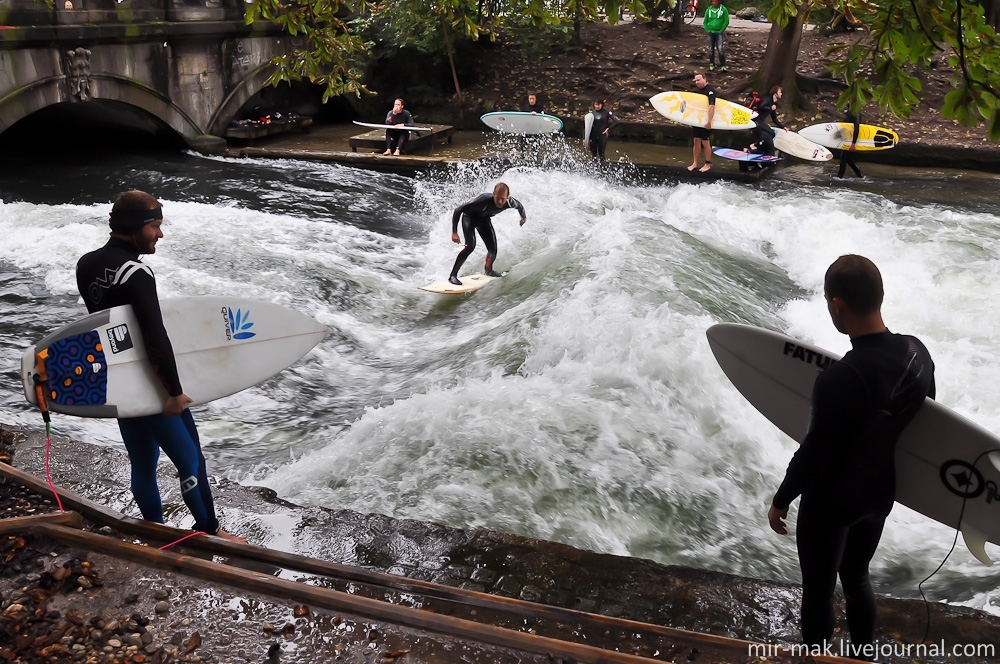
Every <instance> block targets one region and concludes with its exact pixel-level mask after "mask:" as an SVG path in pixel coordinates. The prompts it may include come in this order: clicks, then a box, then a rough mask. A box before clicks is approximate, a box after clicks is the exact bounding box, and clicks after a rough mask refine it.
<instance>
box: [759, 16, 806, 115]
mask: <svg viewBox="0 0 1000 664" xmlns="http://www.w3.org/2000/svg"><path fill="white" fill-rule="evenodd" d="M801 41H802V19H801V18H799V17H798V16H796V17H795V18H793V19H790V20H789V21H788V25H786V26H785V27H783V28H782V27H780V26H778V25H777V24H773V25H772V26H771V34H769V35H768V37H767V49H766V50H765V51H764V62H763V64H762V65H761V68H760V69H759V70H758V71H757V73H756V74H754V75H753V76H751V77H750V80H751V81H753V80H756V81H757V83H756V85H754V86H753V87H754V88H755V89H757V90H759V91H760V93H761V95H766V94H767V93H768V92H770V90H771V88H772V87H773V86H775V85H780V86H781V87H782V90H783V91H784V96H785V99H787V101H786V102H785V103H786V104H787V105H788V106H787V107H788V108H789V109H792V108H795V109H801V108H804V106H805V104H804V102H805V97H803V95H802V93H801V92H800V91H799V86H798V83H797V82H796V80H795V65H796V62H797V60H798V58H799V45H800V43H801Z"/></svg>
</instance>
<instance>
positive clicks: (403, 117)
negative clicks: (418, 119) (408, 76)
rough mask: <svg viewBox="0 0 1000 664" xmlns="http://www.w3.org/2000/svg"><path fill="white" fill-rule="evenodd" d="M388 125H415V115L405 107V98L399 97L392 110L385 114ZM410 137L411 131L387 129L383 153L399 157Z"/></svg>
mask: <svg viewBox="0 0 1000 664" xmlns="http://www.w3.org/2000/svg"><path fill="white" fill-rule="evenodd" d="M385 123H386V124H387V125H403V126H410V127H412V126H413V124H414V123H413V116H412V115H410V112H409V111H407V110H405V109H404V108H403V100H402V99H397V100H396V101H394V102H393V103H392V110H391V111H389V114H388V115H386V116H385ZM409 137H410V132H408V131H406V130H405V129H386V130H385V152H383V153H382V154H384V155H385V154H394V155H396V156H397V157H398V156H399V155H400V154H401V153H402V152H403V146H404V145H405V144H406V139H407V138H409Z"/></svg>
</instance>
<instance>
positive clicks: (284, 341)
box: [21, 296, 328, 417]
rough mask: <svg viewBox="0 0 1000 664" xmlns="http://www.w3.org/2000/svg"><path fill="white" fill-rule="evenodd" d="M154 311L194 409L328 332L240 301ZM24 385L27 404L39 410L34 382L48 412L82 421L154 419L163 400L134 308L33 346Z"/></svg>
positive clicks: (273, 369) (304, 319)
mask: <svg viewBox="0 0 1000 664" xmlns="http://www.w3.org/2000/svg"><path fill="white" fill-rule="evenodd" d="M160 309H161V312H162V314H163V324H164V327H165V328H166V330H167V334H168V336H169V337H170V343H171V345H172V346H173V349H174V357H175V359H176V361H177V374H178V376H179V378H180V381H181V386H182V387H183V389H184V393H185V394H187V395H188V396H189V397H191V398H192V399H193V400H194V403H195V404H199V403H206V402H208V401H212V400H214V399H219V398H221V397H224V396H228V395H230V394H234V393H236V392H239V391H240V390H243V389H245V388H247V387H251V386H253V385H256V384H257V383H259V382H261V381H263V380H266V379H267V378H270V377H271V376H273V375H274V374H276V373H278V372H279V371H281V370H283V369H285V368H286V367H288V366H290V365H291V364H293V363H294V362H296V361H298V360H299V359H300V358H301V357H302V356H303V355H305V354H306V353H308V352H309V351H310V350H311V349H312V348H313V346H315V345H316V344H318V343H319V342H320V341H322V339H323V338H324V337H325V336H326V335H327V332H328V330H327V328H326V326H325V325H322V324H320V323H319V322H317V321H316V320H314V319H312V318H310V317H309V316H306V315H304V314H301V313H299V312H297V311H294V310H292V309H289V308H287V307H283V306H281V305H277V304H272V303H270V302H261V301H257V300H248V299H245V298H234V297H215V296H212V297H181V298H173V299H165V300H161V301H160ZM21 381H22V383H23V386H24V394H25V397H26V398H27V399H28V401H29V402H30V403H32V404H34V405H37V404H38V399H37V395H36V390H35V385H36V381H37V382H38V383H39V384H40V386H41V389H42V392H43V394H44V397H45V401H46V403H47V405H48V408H49V410H51V411H53V412H57V413H65V414H67V415H78V416H81V417H141V416H143V415H152V414H155V413H159V412H162V410H163V404H164V402H165V400H166V396H167V395H166V391H165V390H164V388H163V386H162V385H161V384H160V381H159V380H158V379H157V378H156V375H155V373H154V372H153V368H152V366H151V365H150V364H149V361H148V360H147V358H146V349H145V347H144V345H143V343H142V331H141V330H140V329H139V324H138V322H137V321H136V319H135V315H134V314H133V312H132V307H130V306H124V307H114V308H112V309H108V310H106V311H100V312H97V313H94V314H91V315H89V316H86V317H85V318H81V319H80V320H78V321H75V322H73V323H70V324H69V325H67V326H65V327H62V328H60V329H58V330H56V331H55V332H53V333H52V334H50V335H48V336H47V337H45V338H44V339H42V340H41V341H40V342H38V343H37V344H35V345H34V346H31V347H29V348H28V349H27V350H26V351H25V353H24V355H23V356H22V358H21Z"/></svg>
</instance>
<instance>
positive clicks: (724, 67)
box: [719, 65, 729, 71]
mask: <svg viewBox="0 0 1000 664" xmlns="http://www.w3.org/2000/svg"><path fill="white" fill-rule="evenodd" d="M719 71H729V67H727V66H726V65H722V66H721V67H719Z"/></svg>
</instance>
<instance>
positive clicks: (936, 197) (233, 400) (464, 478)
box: [0, 154, 1000, 614]
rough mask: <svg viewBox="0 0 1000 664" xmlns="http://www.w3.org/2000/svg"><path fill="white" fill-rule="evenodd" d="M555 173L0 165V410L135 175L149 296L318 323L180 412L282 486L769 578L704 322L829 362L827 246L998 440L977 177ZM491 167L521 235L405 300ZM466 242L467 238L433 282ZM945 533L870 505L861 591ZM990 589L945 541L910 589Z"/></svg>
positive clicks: (992, 319) (908, 570) (766, 438)
mask: <svg viewBox="0 0 1000 664" xmlns="http://www.w3.org/2000/svg"><path fill="white" fill-rule="evenodd" d="M564 166H565V167H564V168H560V169H550V168H547V169H542V168H537V167H535V166H532V165H529V164H522V165H513V166H511V165H507V166H503V167H496V166H495V167H486V166H481V165H467V166H464V167H460V168H453V169H451V170H449V171H447V172H439V173H436V174H425V175H420V176H418V177H416V178H410V177H403V176H399V175H388V174H379V173H374V172H369V171H365V170H359V169H355V168H349V167H344V166H339V165H324V164H317V163H306V162H294V161H279V160H275V161H246V160H235V159H226V158H209V157H202V156H194V155H188V154H167V155H158V156H155V157H142V156H120V155H119V156H116V157H114V158H108V159H106V160H101V159H97V158H89V157H75V158H73V159H70V160H68V161H61V162H55V161H37V162H36V161H23V162H18V163H17V164H12V163H10V162H8V163H7V164H5V165H4V166H3V167H2V170H3V178H2V179H0V237H2V238H3V239H2V240H0V422H3V423H4V424H8V425H16V426H22V427H25V428H29V429H35V430H37V429H38V428H39V417H38V414H37V412H35V411H32V410H31V409H30V408H29V407H28V405H27V403H26V402H25V401H24V397H23V394H22V392H21V387H20V384H19V379H18V366H19V361H20V356H21V353H22V352H23V350H24V348H25V347H26V346H27V345H28V344H29V343H32V342H34V341H36V340H38V339H39V338H40V337H42V336H43V335H45V334H46V333H48V332H49V331H51V330H52V329H54V328H56V327H58V326H60V325H62V324H64V323H65V322H67V321H68V320H70V319H72V318H75V317H77V316H79V315H81V314H82V313H84V307H83V305H82V304H81V303H80V301H79V299H78V296H77V294H76V288H75V282H74V274H73V268H74V265H75V263H76V260H77V259H78V257H79V256H80V255H81V254H82V253H84V252H85V251H88V250H90V249H92V248H96V247H98V246H100V245H101V244H102V243H103V242H104V241H105V238H106V237H107V214H108V211H109V202H110V201H111V200H112V199H113V198H114V196H115V195H116V194H117V193H118V192H119V191H121V190H123V189H127V188H139V189H144V190H147V191H150V192H152V193H154V194H155V195H156V196H157V197H158V198H160V199H161V200H162V201H163V202H164V211H165V216H166V222H165V224H164V232H165V235H166V237H165V239H164V240H162V241H161V242H160V245H159V248H158V250H157V253H156V254H155V255H154V256H150V257H148V259H147V261H148V263H149V264H150V265H151V266H152V267H153V270H154V271H155V273H156V275H157V278H158V285H159V289H160V295H161V297H173V296H182V295H207V294H216V295H226V294H238V295H241V296H246V297H252V298H258V299H263V300H269V301H273V302H278V303H281V304H284V305H286V306H290V307H293V308H295V309H298V310H300V311H303V312H305V313H308V314H309V315H311V316H314V317H315V318H317V319H318V320H320V321H321V322H323V323H324V324H326V325H327V326H329V328H330V335H329V337H328V338H327V339H326V340H325V341H323V342H322V343H321V344H320V345H319V346H317V347H316V348H315V349H314V350H313V351H312V352H310V353H309V354H308V355H307V356H306V357H305V358H304V359H303V360H302V361H300V362H299V363H298V364H296V365H295V366H293V367H292V368H290V369H289V370H287V371H285V372H283V373H281V374H280V375H278V376H276V377H274V378H272V379H270V380H268V381H267V382H265V383H264V384H262V385H259V386H257V387H255V388H253V389H250V390H246V391H244V392H242V393H240V394H237V395H235V396H232V397H229V398H227V399H223V400H220V401H217V402H214V403H211V404H208V405H205V406H201V407H198V408H197V409H196V417H197V419H198V421H199V423H200V430H201V432H202V438H203V443H204V447H205V453H206V456H207V457H208V459H209V468H210V472H212V473H215V474H220V475H224V476H226V477H229V478H230V479H233V480H236V481H239V482H241V483H246V484H260V485H266V486H268V487H271V488H273V489H274V490H275V491H277V492H278V494H279V495H280V496H281V497H283V498H286V499H288V500H290V501H293V502H295V503H298V504H302V505H319V506H326V507H334V508H349V509H352V510H357V511H360V512H366V513H367V512H378V513H384V514H387V515H392V516H394V517H399V518H414V519H420V520H425V521H433V522H439V523H444V524H448V525H452V526H457V527H463V528H473V527H484V528H490V529H495V530H500V531H506V532H513V533H518V534H523V535H527V536H532V537H539V538H545V539H550V540H556V541H560V542H564V543H567V544H571V545H574V546H577V547H582V548H586V549H591V550H595V551H601V552H607V553H614V554H620V555H628V556H636V557H643V558H650V559H653V560H656V561H659V562H662V563H669V564H680V565H688V566H692V567H697V568H706V569H713V570H720V571H726V572H733V573H737V574H744V575H750V576H756V577H761V578H765V579H775V580H785V581H792V582H795V581H798V579H799V577H798V566H797V563H796V558H795V550H794V539H793V538H781V537H778V536H776V535H774V534H772V533H771V532H770V530H769V529H768V528H767V523H766V509H767V505H768V504H769V501H770V498H771V496H772V493H773V491H774V490H775V488H776V487H777V485H778V483H779V482H780V480H781V477H782V475H783V472H784V468H785V465H786V464H787V462H788V459H789V458H790V456H791V454H792V452H793V451H794V449H795V445H794V443H793V442H792V441H791V440H789V439H788V438H786V437H785V436H784V435H783V434H781V433H779V432H778V431H777V430H776V429H775V428H774V427H773V426H772V425H770V424H769V423H768V422H767V421H766V420H764V418H763V417H762V416H760V415H759V414H758V413H757V412H756V411H755V410H754V408H753V407H752V406H750V405H749V404H748V403H747V402H746V401H745V400H744V399H743V398H742V397H741V396H740V395H739V394H738V393H737V392H736V390H735V389H734V388H733V387H732V386H731V385H730V383H729V381H728V379H726V377H725V376H724V375H723V373H722V372H721V370H720V369H719V367H718V366H717V364H716V363H715V360H714V359H713V357H712V354H711V352H710V350H709V348H708V344H707V342H706V338H705V330H706V329H707V328H708V327H709V326H710V325H712V324H714V323H716V322H720V321H730V322H742V323H749V324H753V325H759V326H763V327H766V328H770V329H775V330H779V331H782V332H786V333H788V334H792V335H795V336H798V337H801V338H804V339H806V340H809V341H811V342H814V343H816V344H819V345H821V346H824V347H826V348H829V349H831V350H833V351H835V352H839V353H843V352H846V350H847V349H848V348H849V344H848V340H847V339H846V337H843V336H841V335H839V334H837V332H836V331H835V330H834V329H833V327H832V325H831V324H830V321H829V319H828V316H827V314H826V309H825V306H824V302H823V298H822V294H821V293H822V290H821V289H822V276H823V272H824V271H825V269H826V267H827V265H828V264H829V263H830V262H831V261H832V260H833V259H835V258H836V257H837V256H839V255H841V254H844V253H861V254H864V255H867V256H869V257H870V258H872V259H873V260H874V261H875V262H876V263H877V264H878V265H879V267H880V268H881V270H882V273H883V277H884V279H885V284H886V302H885V306H884V309H883V311H884V314H885V317H886V320H887V323H888V324H889V326H890V328H891V329H892V330H894V331H900V332H908V333H913V334H916V335H918V336H920V337H921V338H922V339H923V340H924V342H925V343H926V344H927V346H928V347H929V348H930V351H931V353H932V354H933V356H934V358H935V360H936V362H937V382H938V397H939V399H940V401H941V402H943V403H944V404H946V405H948V406H950V407H952V408H954V409H955V410H957V411H958V412H960V413H962V414H963V415H965V416H967V417H969V418H970V419H972V420H974V421H976V422H977V423H979V424H981V425H983V426H985V427H986V428H988V429H990V430H992V431H998V432H1000V381H998V380H997V370H996V368H995V365H996V362H997V361H998V359H1000V357H998V356H1000V336H998V334H1000V332H998V330H1000V308H998V307H997V305H996V302H997V300H998V299H1000V252H998V250H997V247H998V239H1000V201H997V200H996V199H995V197H993V196H992V194H991V193H990V192H996V191H997V178H996V177H995V176H985V175H981V174H975V173H967V172H957V171H956V172H948V171H912V172H910V173H908V174H907V175H906V177H901V176H900V175H899V173H897V172H895V171H894V172H893V173H885V172H883V173H879V171H878V167H870V168H867V169H866V170H868V171H870V172H874V174H875V175H876V177H875V178H872V179H871V180H869V181H866V182H863V183H853V186H851V187H848V186H843V185H841V184H840V183H837V182H835V181H834V180H833V179H831V178H830V171H831V170H832V169H833V166H827V167H826V168H825V170H823V171H817V170H816V169H807V168H805V167H803V168H801V169H799V167H794V168H789V169H786V170H785V171H782V173H781V174H780V176H779V177H778V178H775V179H772V180H771V181H769V182H765V183H762V184H759V185H756V186H748V185H740V184H731V183H723V182H719V183H710V184H692V183H669V182H668V183H660V184H650V183H646V184H643V183H635V182H631V181H627V180H625V179H617V178H607V177H600V176H598V175H596V174H594V173H593V172H591V171H588V170H587V169H583V168H574V167H572V164H564ZM887 175H888V176H893V177H891V178H890V177H880V176H887ZM501 178H502V179H503V181H505V182H507V183H508V184H509V185H510V188H511V192H512V194H513V195H514V196H515V197H516V198H518V199H519V200H520V201H522V202H523V203H524V205H525V207H526V209H527V212H528V223H527V224H526V225H525V226H524V227H518V225H517V215H516V213H514V212H508V213H504V214H503V215H501V216H500V217H498V218H497V219H496V220H495V226H496V229H497V235H498V238H499V247H500V253H499V258H498V260H497V265H498V267H499V268H500V269H505V270H510V274H509V275H508V276H507V277H506V278H505V279H503V280H502V281H501V282H497V283H495V284H491V285H490V286H489V287H487V288H485V289H483V290H481V291H479V292H478V293H476V294H475V295H473V296H471V297H440V296H435V295H431V294H428V293H425V292H423V291H420V290H418V289H417V286H420V285H422V284H424V283H427V282H430V281H436V280H440V279H443V278H445V277H446V276H447V274H448V270H449V268H450V266H451V263H452V261H453V259H454V257H455V254H456V252H457V246H456V245H454V244H452V243H451V242H450V231H451V228H450V224H451V211H452V209H453V208H454V207H455V206H456V205H457V204H459V203H461V202H463V201H465V200H467V199H469V198H471V197H473V196H475V195H476V194H479V193H481V192H484V191H488V190H490V189H491V188H492V185H493V183H495V182H496V181H497V180H498V179H501ZM935 201H942V202H935ZM482 257H483V249H482V245H481V243H480V247H479V248H478V250H477V252H476V254H474V255H473V257H472V258H471V259H470V260H469V262H468V263H467V264H466V267H465V269H464V271H463V273H469V272H472V271H479V270H480V269H481V267H482ZM54 429H55V431H56V432H57V433H59V434H61V435H65V436H69V437H71V438H75V439H82V440H87V441H91V442H94V443H97V444H99V445H107V446H115V447H118V448H120V447H121V443H120V439H119V435H118V431H117V427H116V425H115V423H114V422H113V421H105V420H85V419H77V418H71V417H64V416H58V415H57V416H55V418H54ZM953 537H954V533H953V531H951V530H949V529H947V528H945V527H943V526H941V525H939V524H937V523H935V522H932V521H930V520H928V519H926V518H925V517H922V516H920V515H918V514H916V513H914V512H912V511H910V510H908V509H906V508H903V507H901V506H897V507H896V509H895V510H894V512H893V514H892V516H891V517H890V520H889V523H888V525H887V528H886V532H885V535H884V537H883V540H882V545H881V547H880V549H879V551H878V554H877V555H876V558H875V561H874V565H873V569H874V575H875V580H876V585H877V587H878V589H879V590H880V591H882V592H887V593H891V594H893V595H897V596H903V597H913V596H916V595H917V594H918V591H917V583H918V582H919V580H920V579H922V578H923V577H924V576H926V575H928V574H930V572H931V571H933V570H934V568H935V567H937V565H938V563H939V562H940V561H941V560H942V559H943V558H944V557H945V555H946V554H947V553H948V550H949V548H950V546H951V543H952V541H953ZM988 551H990V552H991V553H992V554H993V555H994V556H995V557H1000V549H998V548H996V547H993V546H992V545H989V546H988ZM998 583H1000V572H997V571H991V570H990V569H988V568H986V567H983V566H982V565H980V564H979V563H977V562H975V561H974V560H973V559H972V557H971V556H970V555H969V554H968V553H967V552H966V551H965V549H964V547H963V546H962V543H961V540H959V543H958V547H957V548H956V551H955V553H954V554H952V556H951V558H950V559H949V561H948V563H947V564H946V565H945V567H944V569H943V570H942V571H941V572H939V573H938V574H937V575H936V576H935V577H934V578H933V579H932V580H931V581H930V582H929V583H928V584H927V585H926V586H925V587H926V588H928V594H929V596H930V597H934V598H937V599H948V600H950V601H954V602H958V603H962V604H967V605H969V606H973V607H976V608H984V609H985V610H987V611H991V612H993V613H997V614H1000V609H998V606H1000V590H997V586H998Z"/></svg>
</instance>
